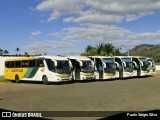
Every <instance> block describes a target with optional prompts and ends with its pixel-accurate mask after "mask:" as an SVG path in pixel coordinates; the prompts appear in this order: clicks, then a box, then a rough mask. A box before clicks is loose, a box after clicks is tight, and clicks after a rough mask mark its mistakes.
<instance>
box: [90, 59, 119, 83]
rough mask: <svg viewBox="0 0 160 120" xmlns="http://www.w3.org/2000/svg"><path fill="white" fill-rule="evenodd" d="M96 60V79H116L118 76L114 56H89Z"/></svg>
mask: <svg viewBox="0 0 160 120" xmlns="http://www.w3.org/2000/svg"><path fill="white" fill-rule="evenodd" d="M89 58H90V59H91V60H92V61H93V62H94V70H95V79H102V80H105V79H114V78H116V76H117V71H116V66H117V65H118V63H116V62H115V60H114V58H113V57H107V56H89Z"/></svg>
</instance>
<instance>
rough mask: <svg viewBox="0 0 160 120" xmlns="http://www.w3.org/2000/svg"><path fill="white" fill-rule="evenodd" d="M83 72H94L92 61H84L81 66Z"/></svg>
mask: <svg viewBox="0 0 160 120" xmlns="http://www.w3.org/2000/svg"><path fill="white" fill-rule="evenodd" d="M81 71H82V72H93V71H94V67H93V65H92V62H91V61H89V60H88V61H82V67H81Z"/></svg>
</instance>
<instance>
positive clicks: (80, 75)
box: [67, 56, 94, 80]
mask: <svg viewBox="0 0 160 120" xmlns="http://www.w3.org/2000/svg"><path fill="white" fill-rule="evenodd" d="M67 58H68V59H69V61H70V62H71V63H72V67H73V72H72V76H73V80H93V79H94V63H93V62H92V61H91V60H90V59H89V58H88V57H86V56H70V57H67Z"/></svg>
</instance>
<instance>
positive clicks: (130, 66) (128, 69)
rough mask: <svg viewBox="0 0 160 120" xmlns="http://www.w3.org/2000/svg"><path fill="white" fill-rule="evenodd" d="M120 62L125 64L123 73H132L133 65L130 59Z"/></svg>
mask: <svg viewBox="0 0 160 120" xmlns="http://www.w3.org/2000/svg"><path fill="white" fill-rule="evenodd" d="M122 61H123V62H125V63H126V66H125V67H124V71H126V72H133V64H132V60H131V58H122Z"/></svg>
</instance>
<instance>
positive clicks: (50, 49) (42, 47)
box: [25, 40, 73, 54]
mask: <svg viewBox="0 0 160 120" xmlns="http://www.w3.org/2000/svg"><path fill="white" fill-rule="evenodd" d="M72 47H73V45H72V44H70V43H68V42H64V41H52V40H44V41H40V42H33V43H32V44H30V45H28V46H26V47H25V49H26V50H27V51H29V53H32V54H40V53H41V54H43V53H49V54H52V53H54V52H55V51H56V52H57V50H64V49H68V48H69V49H71V48H72ZM57 54H58V52H57Z"/></svg>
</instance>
